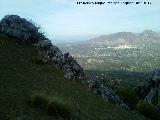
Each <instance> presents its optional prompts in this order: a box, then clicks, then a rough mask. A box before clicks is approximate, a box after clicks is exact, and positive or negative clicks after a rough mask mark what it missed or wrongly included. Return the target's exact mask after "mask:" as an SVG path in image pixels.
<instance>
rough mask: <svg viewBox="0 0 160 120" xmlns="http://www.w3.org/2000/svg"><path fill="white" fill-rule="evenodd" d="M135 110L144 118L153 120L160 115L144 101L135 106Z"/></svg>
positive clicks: (151, 105) (154, 107) (152, 106)
mask: <svg viewBox="0 0 160 120" xmlns="http://www.w3.org/2000/svg"><path fill="white" fill-rule="evenodd" d="M137 110H138V111H139V112H140V113H141V114H143V115H144V116H146V117H149V118H151V119H154V120H158V119H159V117H160V114H159V113H158V111H157V109H156V106H155V105H153V104H150V103H148V102H145V101H142V102H140V103H138V104H137Z"/></svg>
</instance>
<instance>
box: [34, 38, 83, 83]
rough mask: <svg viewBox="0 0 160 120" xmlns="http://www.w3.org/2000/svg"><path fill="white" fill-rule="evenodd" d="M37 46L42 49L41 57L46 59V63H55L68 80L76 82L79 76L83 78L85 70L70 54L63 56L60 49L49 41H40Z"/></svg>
mask: <svg viewBox="0 0 160 120" xmlns="http://www.w3.org/2000/svg"><path fill="white" fill-rule="evenodd" d="M35 45H36V46H37V47H38V48H39V49H40V55H41V56H43V57H42V58H44V60H43V61H44V62H45V63H47V62H50V63H53V64H54V65H55V66H57V67H58V68H60V69H62V70H63V71H64V72H65V77H66V78H67V79H69V80H74V79H75V78H76V77H77V76H80V77H83V75H84V71H83V69H82V68H81V66H80V65H79V64H78V63H77V61H76V60H75V59H74V58H73V57H72V56H71V55H70V53H65V54H64V55H63V54H62V52H61V51H60V49H59V48H58V47H56V46H54V45H52V44H51V42H50V41H49V40H43V41H39V42H38V43H37V44H35Z"/></svg>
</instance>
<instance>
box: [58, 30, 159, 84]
mask: <svg viewBox="0 0 160 120" xmlns="http://www.w3.org/2000/svg"><path fill="white" fill-rule="evenodd" d="M159 46H160V33H158V32H154V31H152V30H145V31H143V32H142V33H139V34H135V33H131V32H119V33H114V34H111V35H103V36H100V37H98V38H95V39H91V40H88V41H83V42H76V43H67V44H66V43H65V44H58V47H59V48H60V49H61V50H62V51H63V52H70V53H71V55H72V56H74V58H75V59H76V60H77V61H78V62H79V63H80V65H81V66H82V67H83V68H84V69H85V70H86V72H87V73H89V74H92V75H94V76H95V77H96V78H97V79H101V80H102V81H103V82H110V81H114V83H116V84H118V85H120V84H122V85H125V86H133V85H134V86H137V85H138V84H140V83H142V84H143V82H146V81H148V80H150V78H151V75H152V71H153V70H155V69H159V68H160V62H159V60H160V55H159V52H160V47H159ZM112 84H113V83H112ZM114 86H116V85H115V84H114Z"/></svg>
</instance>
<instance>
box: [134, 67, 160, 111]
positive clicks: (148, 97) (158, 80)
mask: <svg viewBox="0 0 160 120" xmlns="http://www.w3.org/2000/svg"><path fill="white" fill-rule="evenodd" d="M159 84H160V70H154V71H153V74H152V78H151V80H150V81H149V82H148V83H147V84H145V85H142V86H138V87H137V88H136V92H137V94H138V96H139V97H140V98H141V99H143V100H144V101H147V102H148V103H151V104H154V105H156V106H157V107H158V108H159V106H160V103H159V100H158V98H159Z"/></svg>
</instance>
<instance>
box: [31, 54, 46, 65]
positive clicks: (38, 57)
mask: <svg viewBox="0 0 160 120" xmlns="http://www.w3.org/2000/svg"><path fill="white" fill-rule="evenodd" d="M32 62H34V63H36V64H39V65H41V64H44V62H43V60H42V58H41V57H40V56H33V57H32Z"/></svg>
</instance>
